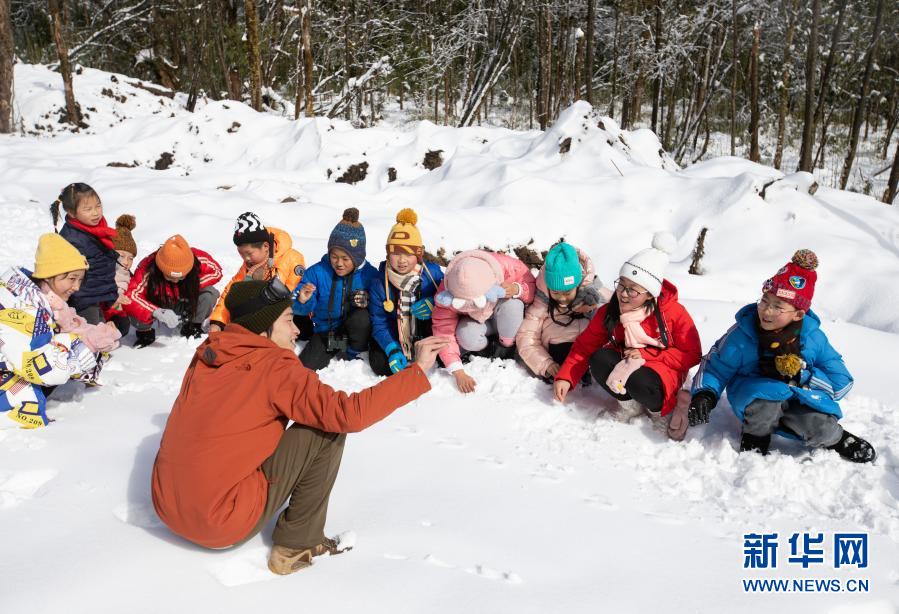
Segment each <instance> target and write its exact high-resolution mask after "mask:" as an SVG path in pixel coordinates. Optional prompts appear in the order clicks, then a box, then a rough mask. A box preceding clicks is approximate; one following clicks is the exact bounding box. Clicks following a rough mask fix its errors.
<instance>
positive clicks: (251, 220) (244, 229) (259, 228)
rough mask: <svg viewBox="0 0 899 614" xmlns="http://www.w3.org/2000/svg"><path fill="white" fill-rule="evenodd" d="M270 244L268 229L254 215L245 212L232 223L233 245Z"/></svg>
mask: <svg viewBox="0 0 899 614" xmlns="http://www.w3.org/2000/svg"><path fill="white" fill-rule="evenodd" d="M266 241H268V242H269V243H271V242H272V238H271V235H270V234H269V232H268V229H267V228H266V227H265V226H263V225H262V222H261V221H260V220H259V218H258V217H257V216H256V214H255V213H251V212H250V211H247V212H246V213H241V214H240V215H239V216H237V221H236V222H235V223H234V245H246V244H247V243H265V242H266Z"/></svg>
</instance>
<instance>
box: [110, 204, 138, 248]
mask: <svg viewBox="0 0 899 614" xmlns="http://www.w3.org/2000/svg"><path fill="white" fill-rule="evenodd" d="M136 227H137V220H136V219H134V216H133V215H128V214H127V213H126V214H124V215H120V216H119V218H118V219H117V220H116V221H115V231H116V236H114V237H113V238H112V244H113V245H114V246H115V248H116V249H117V250H118V251H120V252H128V253H129V254H131V255H132V256H137V244H136V243H135V242H134V237H133V236H131V231H132V230H134V229H135V228H136Z"/></svg>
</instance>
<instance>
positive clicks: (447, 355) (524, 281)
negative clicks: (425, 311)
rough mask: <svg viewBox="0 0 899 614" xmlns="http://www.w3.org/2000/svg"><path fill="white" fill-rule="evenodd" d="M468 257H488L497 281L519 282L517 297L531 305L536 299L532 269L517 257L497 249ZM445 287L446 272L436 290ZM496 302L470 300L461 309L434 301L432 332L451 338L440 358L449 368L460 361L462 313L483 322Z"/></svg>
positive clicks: (441, 289) (457, 261) (473, 253)
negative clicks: (458, 332) (480, 303)
mask: <svg viewBox="0 0 899 614" xmlns="http://www.w3.org/2000/svg"><path fill="white" fill-rule="evenodd" d="M468 253H469V254H471V255H469V256H467V257H469V258H473V257H476V258H485V259H487V258H489V259H490V262H489V264H490V266H491V268H492V269H493V270H494V274H495V282H496V284H498V285H501V284H503V283H505V282H514V283H517V284H518V287H519V289H520V290H519V294H518V296H516V297H515V298H518V299H521V301H522V302H523V303H524V304H525V305H530V304H531V303H532V302H533V301H534V293H535V292H536V289H537V282H536V280H535V279H534V274H533V273H531V269H529V268H528V266H527V265H526V264H525V263H523V262H522V261H521V260H519V259H518V258H513V257H512V256H507V255H506V254H500V253H496V252H486V251H475V252H468ZM458 263H459V259H458V257H457V258H455V259H453V260H452V261H451V262H450V263H449V266H448V267H447V269H446V275H447V276H448V275H450V271H451V270H452V268H453V267H454V266H458ZM444 290H446V276H444V280H443V281H442V282H441V283H440V287H439V288H437V294H440V293H441V292H443V291H444ZM495 307H496V303H491V302H488V303H487V304H486V305H485V306H484V307H477V306H475V305H474V304H472V303H470V302H469V303H468V304H467V305H466V306H465V307H464V308H463V309H462V310H457V309H456V308H454V307H451V306H450V307H445V306H443V305H435V306H434V311H433V315H432V316H431V317H432V327H433V333H434V335H436V336H440V337H445V338H446V339H449V345H448V346H447V347H445V348H444V349H443V350H441V351H440V360H441V361H443V364H444V365H446V366H447V368H452V367H453V366H454V365H461V351H460V349H459V342H458V341H457V340H456V326H457V325H458V324H459V319H460V318H461V317H462V316H468V317H469V318H471V319H473V320H476V321H478V322H481V323H484V322H486V321H487V320H489V319H490V317H491V316H492V315H493V310H494V308H495Z"/></svg>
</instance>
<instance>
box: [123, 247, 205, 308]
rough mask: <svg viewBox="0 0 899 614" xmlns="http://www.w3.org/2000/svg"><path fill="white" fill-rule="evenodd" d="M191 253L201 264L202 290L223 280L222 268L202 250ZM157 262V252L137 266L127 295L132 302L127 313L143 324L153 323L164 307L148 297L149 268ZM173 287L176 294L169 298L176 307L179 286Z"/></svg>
mask: <svg viewBox="0 0 899 614" xmlns="http://www.w3.org/2000/svg"><path fill="white" fill-rule="evenodd" d="M157 251H158V250H157ZM190 251H192V252H193V253H194V257H195V258H196V260H197V262H198V263H199V267H200V290H202V289H203V288H207V287H209V286H214V285H215V284H217V283H218V282H219V281H220V280H221V279H222V266H221V265H220V264H219V263H218V262H216V261H215V259H214V258H213V257H212V256H210V255H209V254H207V253H206V252H204V251H203V250H201V249H197V248H195V247H191V248H190ZM155 261H156V252H153V253H152V254H150V255H149V256H147V257H146V258H144V259H143V260H141V261H140V264H139V265H137V269H136V270H135V271H134V275H133V276H132V277H131V285H129V286H128V291H127V292H126V293H125V295H126V296H127V297H128V298H129V299H131V302H130V303H128V304H127V305H125V306H124V307H125V313H127V314H128V315H129V316H131V317H132V318H134V319H136V320H137V321H138V322H141V323H143V324H150V323H151V322H153V312H154V311H156V310H157V309H158V308H159V307H161V306H162V305H155V304H153V302H152V301H150V298H149V297H148V296H147V290H148V288H147V283H148V282H149V278H148V277H147V268H148V267H149V266H150V263H151V262H155ZM172 285H173V286H174V288H175V293H174V294H170V296H169V297H168V298H169V303H170V305H174V304H175V303H177V302H178V299H179V295H178V293H177V290H178V284H172Z"/></svg>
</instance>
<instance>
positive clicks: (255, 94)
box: [244, 0, 262, 111]
mask: <svg viewBox="0 0 899 614" xmlns="http://www.w3.org/2000/svg"><path fill="white" fill-rule="evenodd" d="M244 11H245V13H246V19H247V64H249V65H250V104H251V105H252V106H253V108H254V109H256V110H257V111H261V110H262V62H261V60H260V58H259V15H258V13H257V12H256V0H244Z"/></svg>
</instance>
